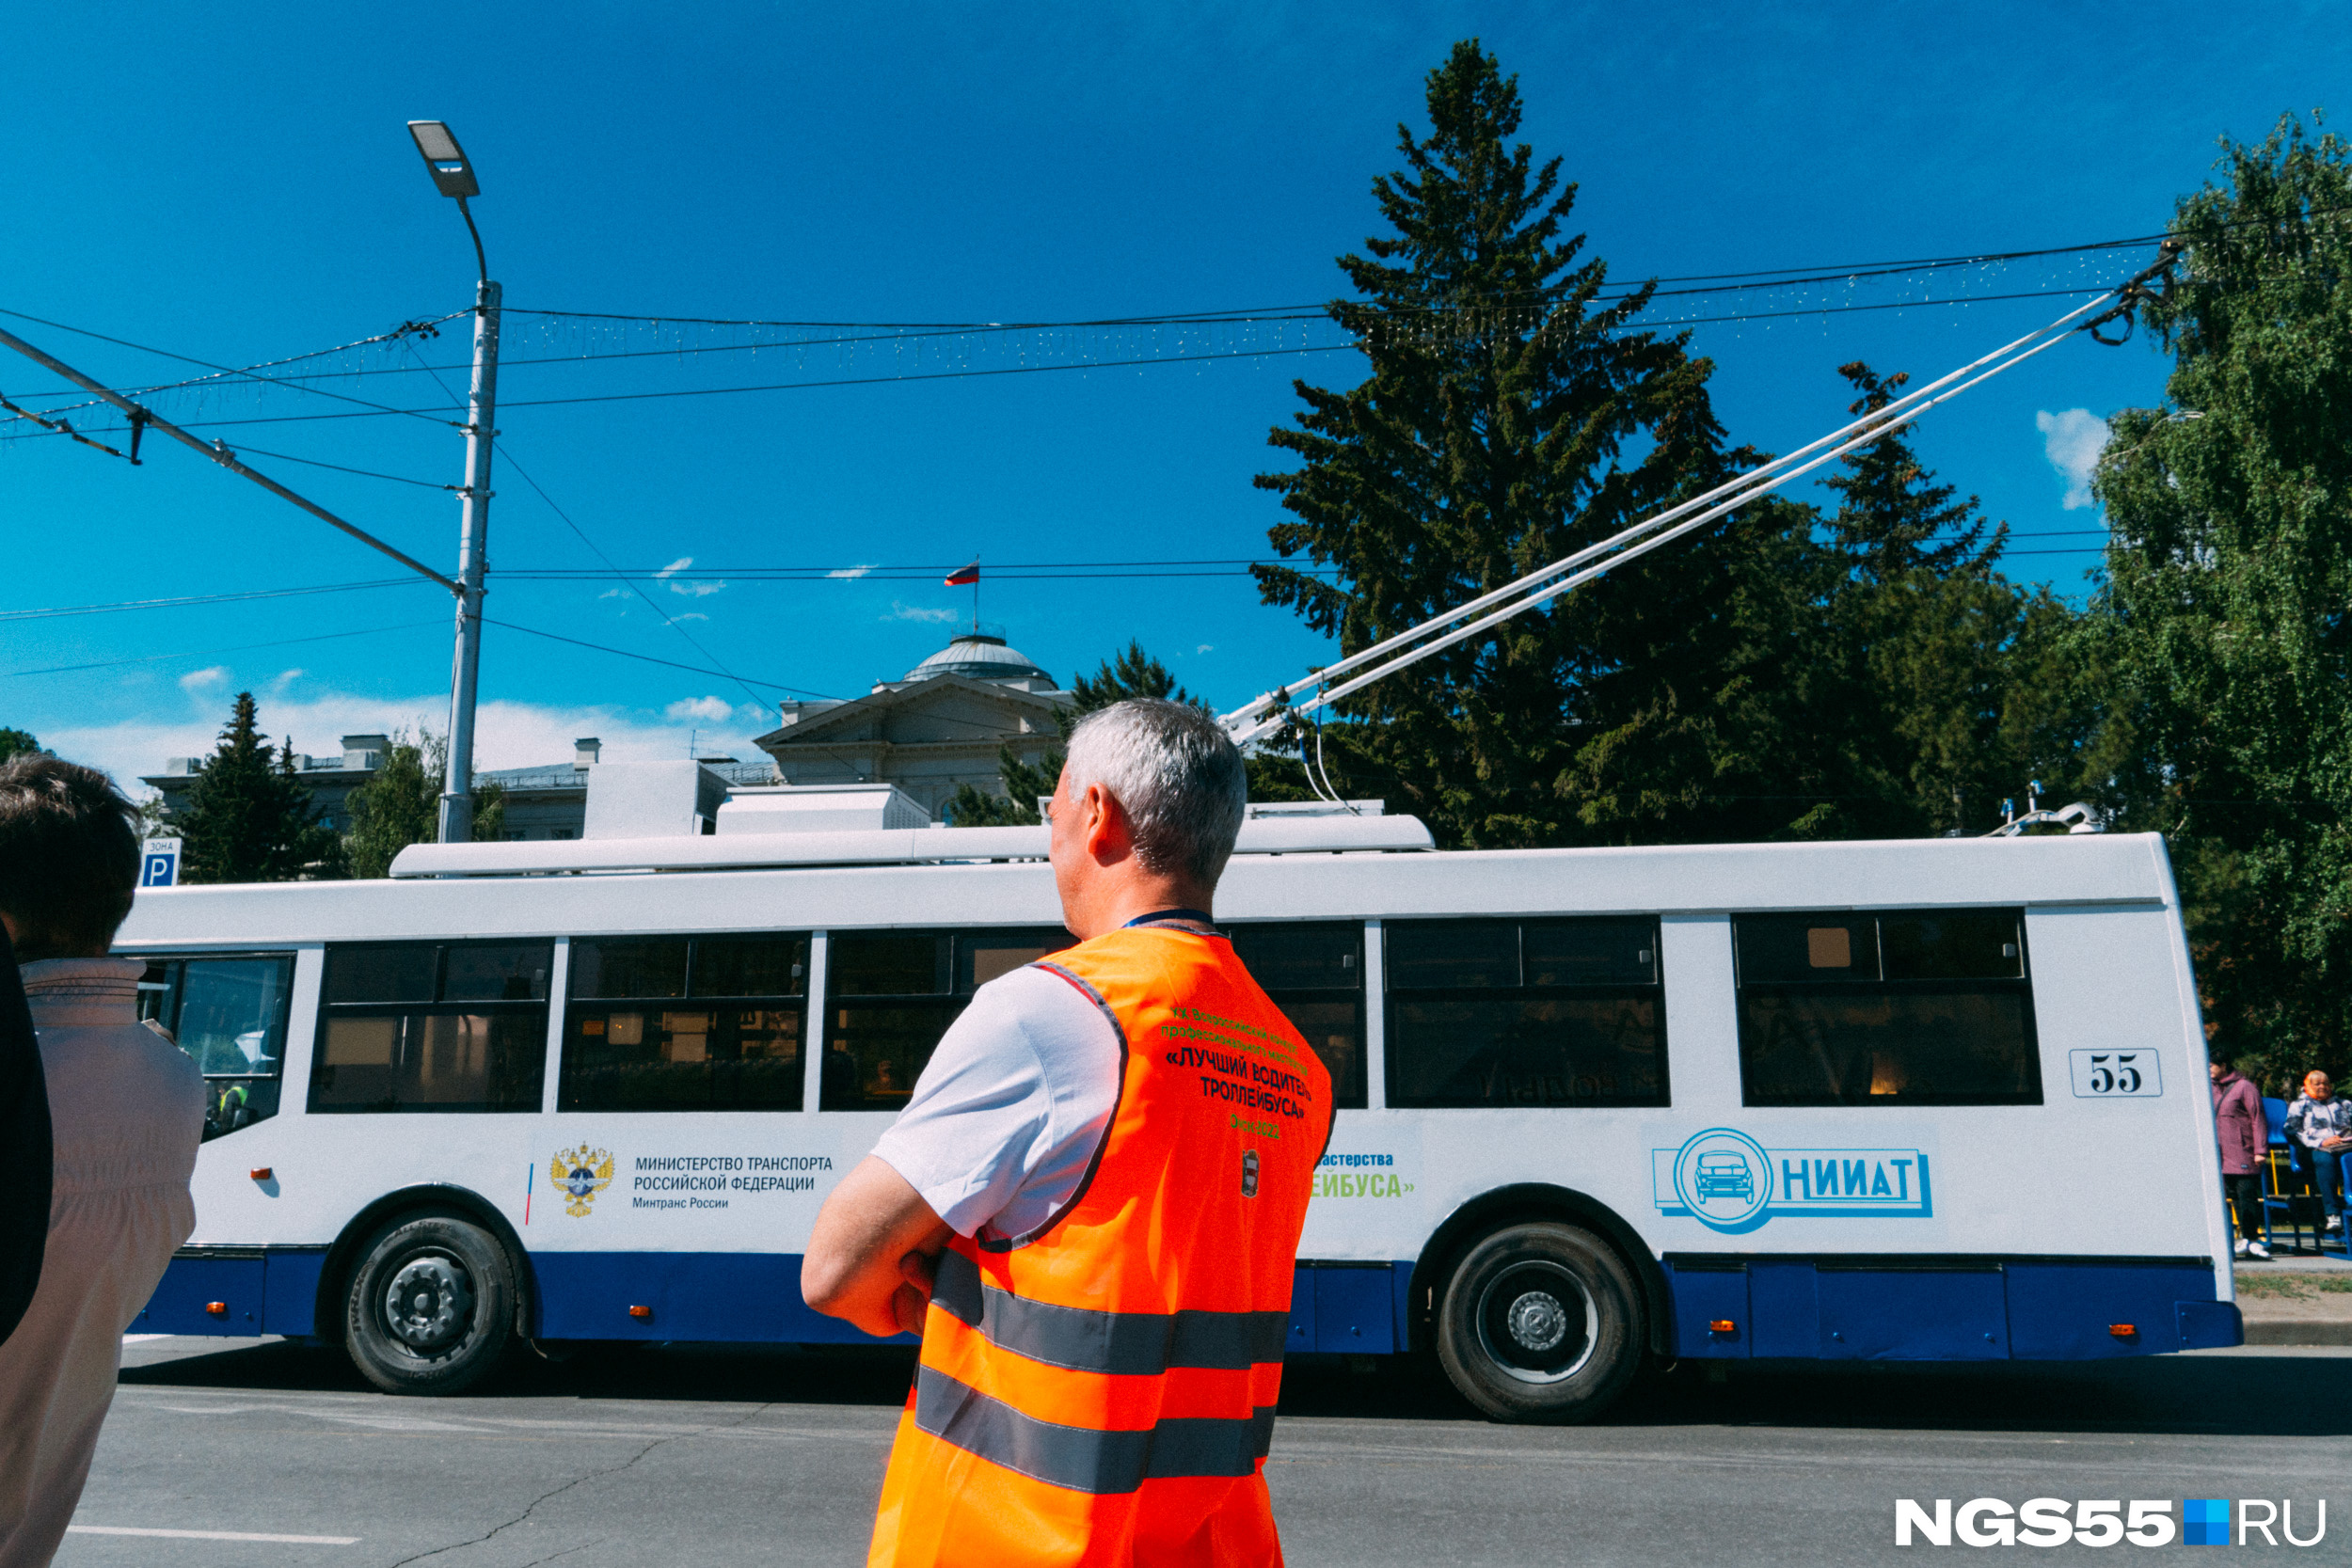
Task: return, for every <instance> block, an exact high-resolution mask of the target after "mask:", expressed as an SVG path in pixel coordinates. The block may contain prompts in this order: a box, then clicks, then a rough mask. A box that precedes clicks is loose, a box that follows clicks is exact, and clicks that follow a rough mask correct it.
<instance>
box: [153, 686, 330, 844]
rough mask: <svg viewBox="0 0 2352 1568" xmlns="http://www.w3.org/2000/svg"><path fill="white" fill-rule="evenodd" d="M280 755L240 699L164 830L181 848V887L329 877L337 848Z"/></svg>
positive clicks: (290, 749) (290, 747) (288, 760)
mask: <svg viewBox="0 0 2352 1568" xmlns="http://www.w3.org/2000/svg"><path fill="white" fill-rule="evenodd" d="M319 818H320V812H319V808H318V805H317V803H316V802H315V801H314V800H312V799H311V797H310V789H309V788H308V787H307V786H306V785H304V784H303V783H302V781H301V779H300V777H299V776H298V775H297V774H296V773H295V771H294V742H293V741H292V740H291V739H289V740H288V741H287V743H286V745H285V746H284V748H283V749H282V750H280V749H278V748H273V747H272V746H271V745H270V744H269V743H268V742H267V741H266V740H265V739H263V738H262V735H261V731H260V721H259V714H258V710H257V709H256V707H255V705H254V701H253V693H252V692H250V691H240V692H238V693H237V698H236V703H235V705H234V706H233V707H232V708H231V710H230V721H229V726H228V728H226V729H224V730H223V731H221V734H220V744H219V746H218V747H216V748H215V751H214V752H213V754H212V755H211V756H210V757H207V758H205V759H204V761H203V762H202V764H201V765H199V768H198V769H197V774H196V777H195V779H194V781H193V782H192V783H191V784H189V786H188V803H187V806H186V808H185V809H184V810H183V812H181V813H178V814H176V815H175V816H174V818H173V820H172V826H173V827H175V828H176V829H177V830H178V831H179V833H180V836H181V837H182V838H183V839H185V840H186V845H185V847H184V849H183V853H182V859H181V873H180V874H181V877H182V879H183V880H185V881H189V882H283V881H291V880H293V879H295V878H298V877H319V876H334V875H336V874H337V873H338V872H339V870H340V860H339V854H338V845H337V842H336V839H335V835H334V833H333V832H332V831H331V830H329V829H328V828H326V826H325V825H324V824H323V823H322V822H321V821H320V819H319Z"/></svg>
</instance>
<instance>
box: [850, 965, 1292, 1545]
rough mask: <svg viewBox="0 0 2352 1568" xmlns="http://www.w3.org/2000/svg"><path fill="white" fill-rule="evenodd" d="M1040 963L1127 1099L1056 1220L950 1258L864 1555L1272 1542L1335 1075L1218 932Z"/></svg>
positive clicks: (956, 1249)
mask: <svg viewBox="0 0 2352 1568" xmlns="http://www.w3.org/2000/svg"><path fill="white" fill-rule="evenodd" d="M1038 967H1040V968H1042V969H1046V970H1049V971H1050V972H1052V973H1054V974H1058V975H1060V976H1061V977H1062V978H1063V979H1065V980H1066V981H1068V982H1069V983H1070V984H1072V985H1073V986H1074V987H1076V988H1077V989H1078V990H1081V991H1082V992H1084V993H1085V994H1086V995H1087V996H1088V997H1089V999H1090V1000H1091V1001H1093V1003H1094V1004H1095V1005H1096V1006H1099V1007H1101V1009H1102V1010H1103V1011H1104V1014H1106V1015H1107V1016H1108V1018H1109V1020H1110V1022H1111V1023H1112V1024H1113V1026H1114V1027H1115V1029H1116V1030H1117V1032H1118V1040H1119V1045H1120V1049H1121V1051H1122V1056H1123V1059H1122V1061H1121V1064H1120V1092H1119V1099H1118V1101H1116V1103H1115V1104H1114V1105H1113V1107H1112V1111H1111V1115H1110V1118H1109V1121H1108V1123H1107V1124H1106V1125H1105V1127H1104V1132H1103V1137H1102V1142H1101V1143H1100V1145H1098V1147H1097V1148H1096V1149H1095V1150H1094V1153H1093V1156H1092V1158H1091V1160H1090V1161H1089V1165H1088V1168H1087V1172H1086V1174H1085V1176H1084V1177H1083V1178H1081V1180H1080V1184H1079V1187H1078V1189H1077V1191H1076V1192H1075V1193H1074V1194H1073V1196H1072V1197H1071V1198H1070V1200H1069V1201H1068V1202H1067V1203H1066V1204H1064V1205H1063V1207H1062V1208H1061V1209H1060V1210H1059V1211H1057V1212H1056V1213H1055V1214H1054V1215H1053V1216H1052V1217H1051V1218H1050V1219H1048V1220H1047V1221H1046V1222H1045V1223H1044V1224H1042V1225H1041V1226H1040V1227H1038V1228H1037V1229H1036V1230H1034V1231H1031V1232H1029V1233H1028V1234H1026V1235H1023V1236H1016V1237H1012V1238H1009V1239H1008V1240H1004V1241H991V1242H986V1243H980V1242H976V1241H973V1240H971V1239H968V1238H964V1237H956V1238H953V1239H952V1240H951V1241H950V1242H949V1243H948V1246H947V1250H946V1253H944V1254H943V1255H942V1256H941V1258H940V1259H939V1269H938V1274H937V1277H936V1279H935V1282H934V1285H933V1290H932V1294H931V1304H930V1312H929V1314H928V1316H927V1318H926V1320H925V1323H924V1333H923V1351H922V1360H921V1364H920V1366H919V1368H918V1370H917V1371H916V1374H915V1384H914V1389H913V1390H912V1392H911V1394H910V1396H909V1399H908V1402H907V1410H906V1414H905V1415H904V1417H903V1418H901V1420H900V1424H899V1429H898V1438H897V1441H896V1443H895V1444H894V1446H893V1448H892V1450H891V1459H890V1471H889V1474H888V1476H886V1477H885V1478H884V1481H883V1485H882V1507H881V1510H880V1512H879V1513H878V1514H877V1516H876V1519H875V1530H874V1544H873V1549H872V1552H871V1554H870V1558H869V1560H870V1561H871V1562H873V1563H876V1564H884V1563H887V1564H923V1565H931V1564H943V1563H950V1562H965V1561H969V1562H990V1563H992V1564H993V1563H995V1562H1016V1563H1025V1562H1056V1563H1073V1564H1079V1563H1083V1564H1092V1563H1097V1562H1101V1563H1124V1562H1130V1561H1133V1560H1136V1559H1137V1558H1138V1557H1159V1556H1167V1555H1168V1554H1169V1553H1171V1552H1172V1553H1174V1554H1175V1555H1176V1556H1178V1557H1182V1558H1184V1559H1186V1560H1190V1558H1192V1557H1194V1556H1197V1555H1199V1551H1198V1547H1199V1544H1200V1542H1202V1541H1207V1540H1214V1541H1216V1542H1217V1543H1221V1544H1220V1545H1218V1546H1217V1548H1216V1555H1227V1554H1231V1555H1237V1556H1238V1558H1241V1559H1247V1560H1274V1559H1275V1558H1276V1557H1277V1556H1279V1545H1278V1544H1276V1537H1275V1533H1274V1520H1273V1514H1272V1512H1271V1509H1270V1506H1269V1503H1268V1500H1267V1497H1266V1490H1265V1483H1264V1481H1263V1478H1262V1477H1261V1475H1260V1474H1259V1471H1260V1468H1261V1466H1262V1465H1263V1463H1264V1459H1265V1454H1266V1450H1267V1448H1268V1445H1269V1444H1270V1443H1271V1441H1272V1438H1273V1430H1274V1409H1275V1404H1276V1402H1277V1399H1278V1397H1279V1393H1280V1390H1281V1373H1282V1368H1281V1357H1282V1348H1283V1343H1284V1340H1285V1339H1286V1338H1287V1337H1288V1333H1289V1325H1290V1299H1291V1291H1292V1285H1293V1279H1294V1274H1295V1264H1296V1259H1297V1250H1298V1237H1299V1231H1300V1228H1301V1227H1303V1226H1304V1224H1305V1223H1306V1212H1307V1203H1308V1199H1309V1197H1310V1196H1311V1194H1312V1191H1313V1186H1314V1167H1315V1163H1316V1161H1317V1160H1318V1158H1319V1157H1320V1156H1321V1154H1322V1151H1323V1146H1324V1144H1325V1141H1326V1140H1327V1136H1328V1134H1329V1132H1330V1118H1331V1111H1330V1074H1329V1073H1328V1072H1327V1070H1325V1069H1324V1067H1323V1065H1322V1063H1321V1062H1320V1061H1319V1060H1318V1059H1317V1058H1316V1056H1315V1055H1314V1053H1313V1052H1312V1051H1311V1050H1310V1049H1309V1048H1308V1046H1307V1044H1306V1042H1305V1041H1304V1040H1303V1039H1301V1038H1300V1037H1299V1035H1298V1032H1297V1031H1296V1030H1295V1028H1293V1027H1292V1026H1291V1023H1290V1022H1289V1020H1288V1019H1286V1018H1284V1017H1283V1015H1282V1013H1281V1011H1280V1010H1279V1008H1277V1007H1276V1006H1274V1004H1273V1003H1272V1002H1271V1001H1270V1000H1268V999H1267V997H1266V995H1265V992H1264V991H1263V990H1260V989H1259V987H1258V985H1257V983H1256V982H1255V981H1254V980H1252V979H1250V977H1249V975H1248V971H1246V970H1245V969H1243V968H1242V966H1241V964H1240V963H1239V962H1238V961H1237V960H1236V959H1235V958H1233V956H1232V944H1231V943H1230V942H1226V941H1225V940H1224V939H1223V938H1221V937H1218V936H1215V935H1213V934H1208V933H1203V932H1200V931H1196V930H1188V929H1184V928H1181V927H1173V926H1168V925H1147V926H1143V927H1133V928H1126V929H1121V930H1118V931H1113V932H1109V933H1107V934H1105V935H1104V936H1100V937H1097V938H1095V939H1093V940H1092V941H1090V942H1082V943H1080V944H1079V945H1078V946H1076V947H1074V948H1071V949H1069V950H1067V951H1065V952H1062V953H1057V954H1055V955H1053V957H1052V958H1050V959H1047V960H1044V961H1042V962H1041V963H1040V964H1039V966H1038ZM1204 1532H1205V1533H1204Z"/></svg>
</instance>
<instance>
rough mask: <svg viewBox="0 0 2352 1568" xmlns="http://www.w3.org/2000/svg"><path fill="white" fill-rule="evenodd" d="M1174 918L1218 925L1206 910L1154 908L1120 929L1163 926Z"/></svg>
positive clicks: (1211, 925)
mask: <svg viewBox="0 0 2352 1568" xmlns="http://www.w3.org/2000/svg"><path fill="white" fill-rule="evenodd" d="M1173 920H1189V921H1193V922H1195V923H1196V924H1199V925H1201V926H1208V927H1215V926H1216V921H1215V920H1213V919H1211V918H1210V917H1209V913H1208V911H1206V910H1153V911H1152V912H1151V913H1150V914H1139V915H1137V916H1136V917H1135V918H1134V919H1133V920H1130V921H1128V922H1127V924H1126V925H1125V926H1122V927H1120V929H1121V930H1127V929H1129V928H1131V927H1136V926H1161V925H1166V924H1167V923H1168V922H1169V921H1173Z"/></svg>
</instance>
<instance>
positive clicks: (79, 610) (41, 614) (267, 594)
mask: <svg viewBox="0 0 2352 1568" xmlns="http://www.w3.org/2000/svg"><path fill="white" fill-rule="evenodd" d="M423 580H424V579H423V578H370V579H369V580H367V581H365V582H323V583H320V584H318V585H316V586H314V587H310V588H250V589H244V590H240V591H238V592H234V593H227V594H183V595H182V596H180V597H177V598H169V599H123V600H119V601H118V602H116V603H113V604H80V605H60V606H57V607H55V608H52V609H43V610H0V623H6V622H11V621H50V620H56V619H57V618H58V617H60V616H65V615H105V614H111V613H113V612H114V611H116V610H185V609H188V608H189V607H191V606H196V605H215V604H238V603H243V602H245V601H246V600H250V599H291V598H296V597H301V596H305V595H308V594H350V593H355V592H358V591H359V590H361V589H369V588H405V587H406V586H408V585H409V584H410V583H415V582H421V581H423Z"/></svg>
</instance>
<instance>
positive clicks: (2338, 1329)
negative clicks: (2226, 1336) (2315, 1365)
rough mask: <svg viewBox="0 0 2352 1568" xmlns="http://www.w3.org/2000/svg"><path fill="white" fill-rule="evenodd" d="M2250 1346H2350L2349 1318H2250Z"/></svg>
mask: <svg viewBox="0 0 2352 1568" xmlns="http://www.w3.org/2000/svg"><path fill="white" fill-rule="evenodd" d="M2246 1342H2247V1343H2248V1344H2249V1345H2352V1319H2339V1320H2336V1321H2334V1322H2329V1321H2328V1320H2327V1319H2324V1318H2317V1319H2314V1318H2271V1319H2267V1320H2265V1319H2261V1318H2250V1317H2249V1319H2247V1321H2246Z"/></svg>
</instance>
